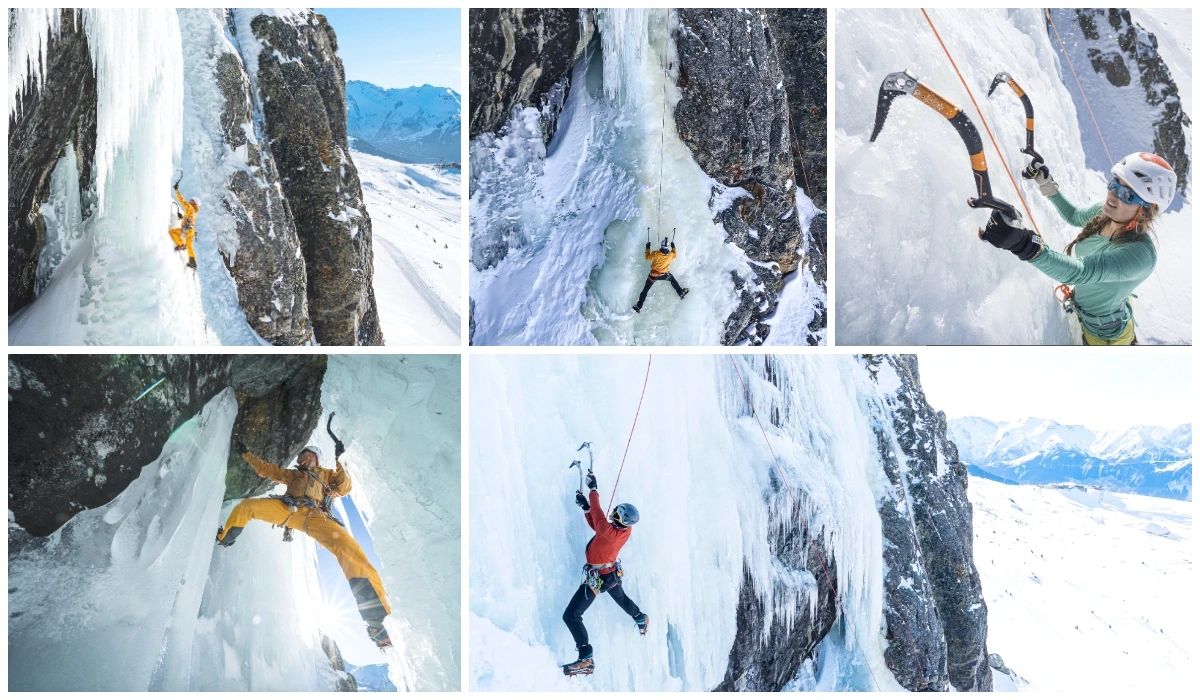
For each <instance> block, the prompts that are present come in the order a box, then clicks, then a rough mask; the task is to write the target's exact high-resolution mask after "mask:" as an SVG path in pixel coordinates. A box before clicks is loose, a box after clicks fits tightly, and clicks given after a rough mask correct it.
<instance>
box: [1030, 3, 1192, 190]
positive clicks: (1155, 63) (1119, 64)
mask: <svg viewBox="0 0 1200 700" xmlns="http://www.w3.org/2000/svg"><path fill="white" fill-rule="evenodd" d="M1051 12H1053V13H1054V15H1053V21H1054V24H1051V22H1050V19H1047V21H1046V31H1047V32H1049V33H1050V35H1051V37H1052V38H1054V39H1055V43H1054V46H1055V48H1056V49H1059V45H1058V43H1057V37H1056V36H1055V34H1054V32H1055V29H1056V28H1057V31H1058V32H1059V33H1060V34H1061V35H1062V39H1063V43H1064V44H1065V45H1066V47H1067V51H1068V54H1069V55H1070V60H1071V61H1072V65H1073V67H1074V68H1075V70H1077V71H1080V72H1081V73H1085V71H1086V70H1087V68H1088V66H1089V64H1090V67H1091V69H1092V71H1094V75H1090V76H1089V75H1086V73H1085V74H1084V75H1082V76H1081V79H1082V80H1083V81H1084V89H1085V90H1088V91H1089V92H1090V94H1088V95H1087V98H1088V99H1089V100H1090V101H1091V102H1092V103H1093V109H1096V110H1097V111H1101V112H1103V111H1105V110H1113V111H1116V112H1118V113H1120V114H1121V120H1119V123H1114V122H1112V121H1108V122H1102V124H1103V125H1104V128H1105V130H1106V132H1105V136H1106V137H1107V138H1108V139H1109V140H1110V141H1115V142H1114V143H1110V146H1111V147H1112V148H1113V149H1115V152H1113V153H1112V157H1113V158H1123V157H1124V156H1125V155H1126V154H1127V153H1128V152H1129V151H1145V150H1153V151H1154V152H1156V153H1158V154H1159V155H1161V156H1163V157H1164V158H1166V159H1167V161H1168V162H1169V163H1171V165H1172V166H1173V167H1174V168H1175V172H1176V174H1177V175H1178V176H1179V192H1180V193H1181V194H1182V193H1186V192H1187V190H1188V182H1189V180H1190V177H1189V175H1190V172H1191V171H1190V168H1189V164H1190V162H1191V159H1190V152H1189V149H1188V132H1189V131H1190V130H1191V125H1192V120H1191V119H1190V118H1189V117H1188V115H1187V113H1185V112H1184V111H1183V103H1182V102H1181V101H1180V96H1179V86H1178V85H1177V84H1176V81H1175V78H1174V77H1172V75H1171V71H1170V69H1169V68H1168V67H1167V64H1166V62H1165V61H1164V60H1163V57H1162V55H1161V54H1160V53H1159V46H1158V39H1157V37H1155V35H1154V34H1152V33H1150V32H1149V31H1147V30H1146V29H1145V28H1143V27H1142V26H1141V25H1139V24H1138V23H1137V22H1135V21H1134V19H1133V18H1132V17H1131V16H1130V14H1129V10H1127V9H1118V8H1109V9H1090V8H1075V9H1060V10H1052V11H1051ZM1059 50H1061V49H1059ZM1081 58H1083V59H1084V60H1083V61H1081V60H1080V59H1081ZM1068 72H1069V69H1068ZM1093 80H1099V81H1103V83H1107V85H1103V83H1101V85H1103V89H1102V91H1096V92H1091V90H1092V89H1093V88H1092V85H1091V82H1092V81H1093ZM1066 84H1067V87H1068V89H1070V90H1071V91H1072V94H1073V96H1074V97H1075V99H1076V100H1081V96H1080V95H1078V94H1077V93H1076V90H1077V88H1076V86H1075V84H1074V83H1073V82H1071V81H1066ZM1127 87H1128V88H1130V89H1131V90H1132V92H1131V93H1130V94H1128V95H1126V96H1124V97H1122V98H1120V99H1112V96H1113V95H1114V94H1115V95H1124V91H1122V90H1121V88H1127ZM1114 88H1115V89H1116V91H1115V92H1113V91H1112V90H1113V89H1114ZM1130 98H1132V99H1130ZM1138 102H1141V103H1143V105H1142V106H1141V108H1140V109H1139V108H1138V105H1137V103H1138ZM1097 103H1098V104H1097ZM1147 106H1148V107H1149V108H1150V110H1149V112H1148V113H1147V112H1146V109H1145V107H1147ZM1079 113H1080V120H1081V121H1080V128H1081V129H1082V130H1085V131H1088V130H1092V129H1093V128H1094V127H1092V126H1091V123H1090V122H1087V123H1086V124H1085V122H1084V117H1083V115H1084V114H1086V113H1087V111H1086V109H1080V110H1079ZM1114 131H1116V132H1117V133H1116V134H1114V133H1113V132H1114ZM1151 133H1152V134H1153V137H1154V140H1153V143H1152V144H1151V143H1147V142H1145V137H1146V136H1148V135H1149V134H1151ZM1131 135H1136V136H1135V137H1134V139H1133V140H1130V138H1129V137H1130V136H1131ZM1139 141H1140V142H1141V143H1140V145H1139ZM1089 155H1091V154H1089ZM1088 164H1089V165H1091V166H1092V167H1095V168H1097V169H1100V170H1101V172H1105V173H1107V172H1108V166H1109V165H1111V163H1093V162H1089V163H1088ZM1177 201H1178V200H1177Z"/></svg>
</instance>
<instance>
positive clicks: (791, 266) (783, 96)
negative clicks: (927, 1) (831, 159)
mask: <svg viewBox="0 0 1200 700" xmlns="http://www.w3.org/2000/svg"><path fill="white" fill-rule="evenodd" d="M792 12H794V13H797V14H799V13H801V12H802V11H800V10H793V11H792ZM808 14H810V15H823V14H824V13H823V12H821V11H810V12H808ZM676 16H677V17H678V22H679V24H678V27H677V28H676V29H675V31H674V38H675V46H676V52H677V54H678V58H679V67H678V69H679V74H678V78H677V81H676V82H677V85H678V87H679V90H680V92H681V94H682V96H681V98H680V100H679V102H678V103H677V104H676V105H675V111H674V117H675V124H676V127H677V128H678V131H679V137H680V139H681V140H683V142H684V143H685V144H687V146H688V147H689V148H690V149H691V151H692V154H693V156H694V158H695V160H696V163H697V164H699V165H700V167H701V168H702V169H703V170H704V171H705V172H706V173H707V174H708V175H709V176H711V177H712V178H714V179H715V180H716V181H718V182H719V183H720V184H721V185H723V186H724V187H726V188H733V187H738V188H742V189H744V190H745V191H747V192H748V193H750V195H751V196H750V197H742V198H740V199H738V200H737V201H736V202H735V203H733V205H732V206H728V207H725V208H723V209H721V210H720V211H719V212H716V216H717V219H718V220H719V221H720V222H721V224H722V225H723V226H724V227H725V230H726V232H727V240H728V241H730V242H732V243H734V244H735V245H737V246H738V247H739V248H741V249H742V250H743V251H745V253H746V255H747V257H749V258H750V260H752V261H754V263H757V264H755V265H753V266H752V267H751V270H752V272H751V275H752V276H751V277H750V278H748V279H747V278H742V276H741V275H738V274H736V273H734V286H735V289H736V293H737V295H738V298H739V302H738V305H737V308H736V310H735V311H734V312H733V313H732V314H731V315H730V317H729V318H728V320H727V321H726V323H725V332H724V337H723V338H722V339H721V342H722V343H723V344H726V345H729V344H732V343H735V342H738V341H739V340H750V341H752V342H755V343H756V344H757V343H761V342H762V340H763V339H765V337H766V336H767V334H769V332H770V329H769V326H768V325H767V324H765V323H762V320H761V319H762V318H763V316H766V315H769V314H770V312H771V311H772V310H773V309H774V307H775V304H776V302H777V300H778V296H779V291H780V289H781V288H782V279H783V276H784V275H786V274H788V273H791V272H793V271H794V270H796V269H797V267H799V266H800V264H801V256H802V255H803V254H804V253H805V251H804V250H803V248H804V245H803V243H802V240H801V238H802V231H801V227H800V224H799V222H798V217H797V216H796V199H795V192H794V190H793V189H792V188H793V185H794V183H796V182H797V181H798V179H799V178H798V176H797V174H796V172H795V164H794V161H793V147H792V145H791V131H792V128H791V127H792V123H791V109H790V105H789V103H788V97H787V91H786V90H785V89H784V75H783V69H782V64H783V62H784V61H790V60H791V59H792V57H790V56H783V57H781V56H779V55H778V52H777V46H776V44H775V42H774V40H773V39H772V36H773V32H772V29H771V26H770V22H769V21H768V15H767V14H766V13H765V12H761V11H751V10H744V9H717V10H710V9H704V10H687V9H681V10H677V11H676ZM817 73H819V71H816V72H813V75H812V77H811V78H810V79H809V81H811V82H816V81H817V80H818V78H819V77H820V76H819V75H817ZM822 169H823V168H822ZM718 189H721V188H714V192H713V197H714V199H715V198H716V197H717V196H718V195H719V192H718V191H717V190H718ZM714 209H715V207H714Z"/></svg>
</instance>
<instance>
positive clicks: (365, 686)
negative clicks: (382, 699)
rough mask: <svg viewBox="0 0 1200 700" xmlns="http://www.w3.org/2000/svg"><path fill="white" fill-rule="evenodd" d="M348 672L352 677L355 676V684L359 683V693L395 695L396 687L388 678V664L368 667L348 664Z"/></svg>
mask: <svg viewBox="0 0 1200 700" xmlns="http://www.w3.org/2000/svg"><path fill="white" fill-rule="evenodd" d="M346 670H347V671H348V672H349V673H350V675H352V676H354V680H355V682H357V683H358V692H360V693H361V692H364V691H365V692H371V693H394V692H396V685H395V684H394V683H392V680H391V679H390V678H388V667H387V664H370V665H367V666H355V665H354V664H352V663H347V664H346Z"/></svg>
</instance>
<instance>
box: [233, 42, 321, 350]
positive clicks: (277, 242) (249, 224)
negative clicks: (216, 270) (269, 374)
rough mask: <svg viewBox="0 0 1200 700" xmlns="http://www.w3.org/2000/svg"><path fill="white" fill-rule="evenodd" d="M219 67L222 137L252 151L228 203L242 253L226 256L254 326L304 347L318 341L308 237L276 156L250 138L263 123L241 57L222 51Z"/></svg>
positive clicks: (240, 150)
mask: <svg viewBox="0 0 1200 700" xmlns="http://www.w3.org/2000/svg"><path fill="white" fill-rule="evenodd" d="M213 66H214V67H213V77H214V78H215V80H216V84H217V89H218V90H220V92H221V95H222V97H223V98H224V108H223V109H222V110H221V115H220V116H221V119H220V125H221V136H222V138H223V140H224V143H225V147H226V148H227V149H229V152H230V153H233V154H244V163H243V166H244V167H239V168H236V169H234V171H233V173H232V174H231V175H230V177H229V182H228V192H227V194H226V195H225V196H224V197H223V198H222V201H221V202H220V206H222V207H224V208H225V211H226V212H228V214H229V215H230V216H231V217H232V218H233V220H234V226H235V227H236V230H237V245H238V247H237V254H236V255H233V256H231V255H229V253H227V252H225V251H222V257H223V258H224V260H225V266H226V267H228V268H229V272H230V274H231V275H233V279H234V281H235V282H236V283H237V293H238V302H239V304H240V305H241V307H242V309H243V311H244V312H245V314H246V321H247V322H248V323H249V324H250V327H251V328H253V329H254V331H255V332H256V333H258V335H259V336H261V337H262V338H263V339H265V340H267V341H269V342H270V343H272V344H274V345H304V344H307V343H309V342H311V341H312V337H313V329H312V324H311V323H310V322H309V318H308V297H307V294H306V289H307V287H308V275H307V271H306V270H305V266H304V259H303V258H301V257H300V256H298V255H296V251H297V250H299V249H300V238H299V236H298V234H297V232H296V223H295V221H294V220H293V219H292V210H291V207H290V206H289V205H288V202H287V200H286V199H284V197H283V191H282V189H281V188H280V186H279V182H280V177H279V171H278V168H276V166H275V159H274V157H272V155H271V151H270V149H266V148H263V147H262V146H261V145H260V144H259V143H258V140H257V139H256V138H251V135H250V134H252V133H253V129H254V124H255V123H256V119H255V114H254V99H253V96H252V94H251V83H250V79H249V77H248V76H247V75H246V71H245V68H244V67H243V65H242V61H241V58H240V57H239V56H238V55H237V54H235V53H232V52H226V53H222V54H220V55H219V56H217V57H216V59H215V61H214V64H213ZM247 131H250V134H248V133H247Z"/></svg>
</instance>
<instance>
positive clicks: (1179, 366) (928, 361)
mask: <svg viewBox="0 0 1200 700" xmlns="http://www.w3.org/2000/svg"><path fill="white" fill-rule="evenodd" d="M1104 350H1108V352H1104ZM1122 350H1125V351H1122ZM917 357H918V360H919V362H920V367H921V384H922V386H923V387H924V389H925V395H926V397H928V399H929V403H930V404H931V405H932V406H933V408H934V409H935V410H939V411H945V412H946V415H947V416H949V417H950V418H961V417H963V416H982V417H984V418H990V419H992V420H1017V419H1020V418H1048V419H1051V420H1055V421H1058V422H1059V423H1076V424H1080V425H1085V426H1087V427H1089V428H1096V429H1116V428H1124V427H1131V426H1134V425H1159V426H1164V427H1171V428H1173V427H1175V426H1177V425H1179V424H1180V423H1187V422H1189V421H1190V420H1191V416H1192V409H1191V397H1192V367H1191V366H1192V362H1191V357H1190V353H1189V351H1188V350H1187V349H1183V348H1181V349H1179V350H1176V349H1169V348H1149V349H1147V348H1139V349H1134V350H1132V351H1129V350H1127V349H1122V348H1116V352H1113V351H1112V349H1110V348H1092V349H1090V350H1089V349H1086V348H1020V347H1013V348H1009V347H995V348H992V347H987V348H983V347H981V348H947V349H944V350H921V351H920V352H918V353H917Z"/></svg>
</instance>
